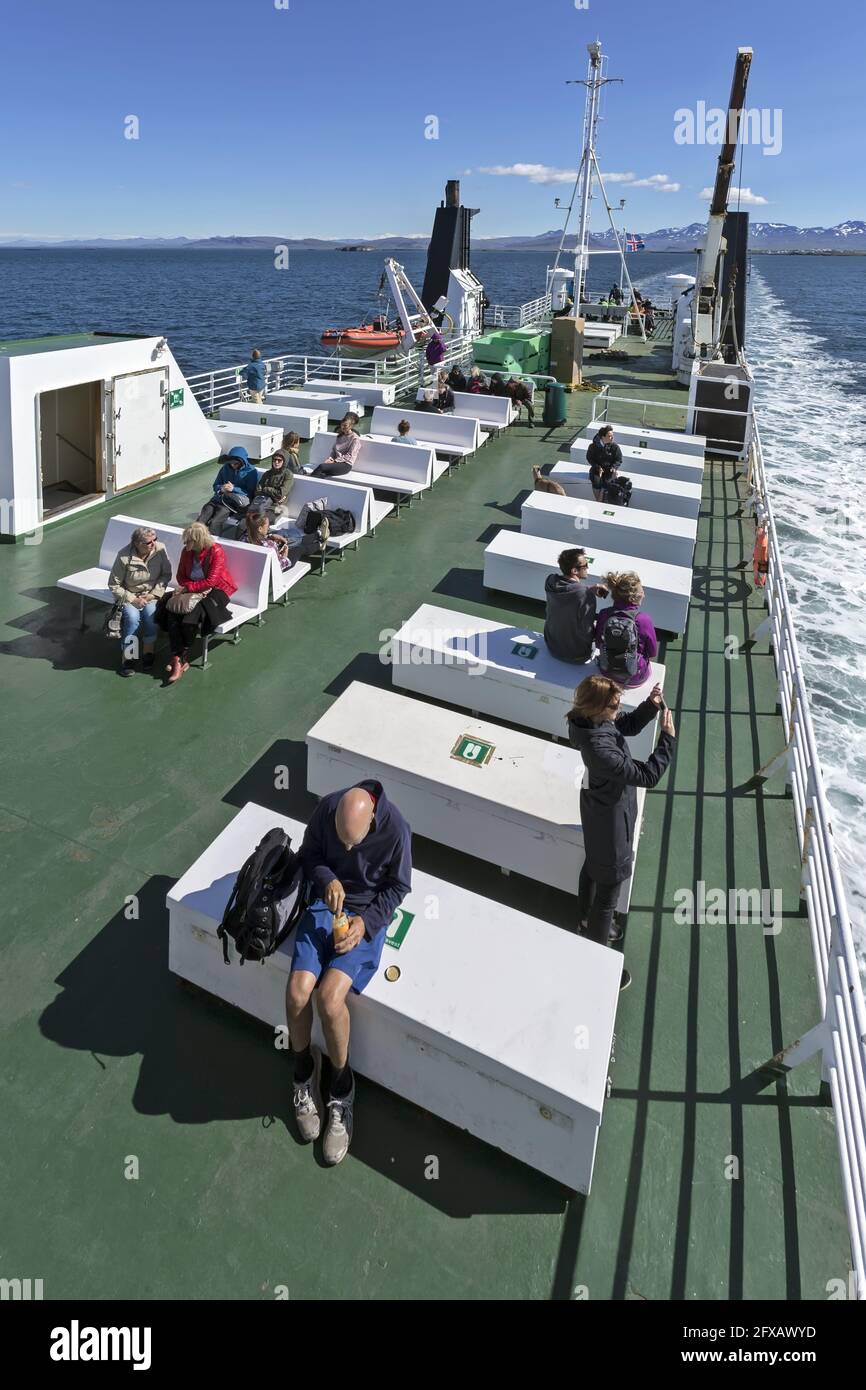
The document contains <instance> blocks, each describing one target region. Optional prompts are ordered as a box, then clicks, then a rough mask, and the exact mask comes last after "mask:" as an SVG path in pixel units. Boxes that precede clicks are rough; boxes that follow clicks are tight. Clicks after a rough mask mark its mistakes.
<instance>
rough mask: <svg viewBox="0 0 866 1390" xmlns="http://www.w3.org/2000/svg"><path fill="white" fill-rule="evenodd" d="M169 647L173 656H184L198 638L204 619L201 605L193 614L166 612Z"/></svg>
mask: <svg viewBox="0 0 866 1390" xmlns="http://www.w3.org/2000/svg"><path fill="white" fill-rule="evenodd" d="M165 616H166V620H167V631H168V645H169V650H170V651H171V654H172V656H183V654H184V652H185V651H188V650H189V648H190V647H191V646H192V644H193V642H194V641H195V639H196V637H197V636H198V633H199V630H200V629H201V626H202V619H203V618H204V610H203V608H202V606H201V604H200V603H199V604H197V606H196V607H195V609H194V610H193V612H192V613H170V612H166V615H165Z"/></svg>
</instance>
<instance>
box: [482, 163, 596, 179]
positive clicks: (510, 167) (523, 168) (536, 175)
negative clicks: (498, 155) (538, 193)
mask: <svg viewBox="0 0 866 1390" xmlns="http://www.w3.org/2000/svg"><path fill="white" fill-rule="evenodd" d="M478 172H479V174H495V175H496V176H497V177H502V176H504V175H514V176H515V177H517V178H521V179H529V182H530V183H574V181H575V179H576V178H577V170H576V169H554V168H551V166H550V165H549V164H488V165H483V166H482V167H481V168H480V169H479V170H478Z"/></svg>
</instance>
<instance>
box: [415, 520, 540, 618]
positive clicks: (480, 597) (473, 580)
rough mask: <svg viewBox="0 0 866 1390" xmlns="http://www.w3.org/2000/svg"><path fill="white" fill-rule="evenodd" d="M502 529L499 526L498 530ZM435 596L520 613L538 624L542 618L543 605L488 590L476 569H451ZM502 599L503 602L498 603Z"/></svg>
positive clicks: (481, 573)
mask: <svg viewBox="0 0 866 1390" xmlns="http://www.w3.org/2000/svg"><path fill="white" fill-rule="evenodd" d="M501 529H502V528H501V527H499V526H497V528H496V530H497V531H499V530H501ZM433 592H434V594H447V595H448V597H449V598H458V599H464V600H467V601H468V602H470V603H477V604H481V605H482V606H484V607H487V608H505V609H507V610H508V611H509V612H511V613H519V614H520V616H521V617H522V618H529V619H532V620H534V621H535V623H536V624H537V623H538V621H539V618H540V616H541V611H542V605H541V603H540V602H538V603H536V602H534V600H532V599H525V598H522V597H521V596H520V595H519V594H505V593H503V592H502V591H501V590H499V589H486V588H485V587H484V572H483V571H482V570H476V569H462V568H459V567H457V566H455V567H454V568H453V569H450V570H449V571H448V573H447V574H446V575H444V576H443V578H442V579H440V580H439V583H438V584H437V585H436V586H435V588H434V590H433ZM498 599H502V602H501V603H500V602H498V601H497V600H498Z"/></svg>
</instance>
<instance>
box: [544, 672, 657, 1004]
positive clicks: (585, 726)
mask: <svg viewBox="0 0 866 1390" xmlns="http://www.w3.org/2000/svg"><path fill="white" fill-rule="evenodd" d="M621 699H622V690H621V689H620V687H619V686H618V685H617V683H616V681H613V680H611V679H610V678H609V677H608V676H587V678H586V680H585V681H581V683H580V685H579V686H578V687H577V690H576V691H575V693H574V707H573V708H572V709H571V710H570V711H569V714H568V716H567V718H568V737H569V741H570V743H571V746H572V747H573V748H576V749H577V751H578V752H579V753H580V755H581V757H582V758H583V761H584V765H585V767H586V772H587V776H586V777H585V778H584V785H583V786H582V787H581V791H580V820H581V825H582V827H583V845H584V855H585V857H584V861H583V867H582V868H581V871H580V881H579V884H578V894H577V917H578V929H579V930H580V931H582V933H583V935H585V936H587V937H589V939H590V940H591V941H597V942H599V944H600V945H602V946H606V945H609V944H610V942H611V940H614V941H615V940H618V939H619V938H618V936H617V935H614V934H613V925H614V923H613V914H614V910H615V908H616V903H617V899H618V897H619V891H620V888H621V886H622V884H623V883H624V882H625V880H626V879H627V878H628V877H629V875H630V874H631V871H632V865H633V863H634V854H633V850H632V845H633V842H634V831H635V825H636V823H637V788H638V787H647V788H650V787H654V786H655V785H656V783H657V782H658V781H659V779H660V778H661V776H662V774H663V773H664V771H665V769H666V768H667V766H668V763H669V762H670V760H671V755H672V753H673V747H674V743H673V741H674V738H675V737H676V729H675V728H674V721H673V717H672V715H671V712H670V710H669V709H668V708H667V706H666V705H665V703H664V699H663V698H662V692H661V686H658V685H656V686H654V687H653V689H652V691H651V693H650V695H649V697H648V698H647V699H646V700H644V701H643V703H642V704H640V705H638V707H637V709H634V710H632V711H631V712H630V713H629V714H620V712H619V708H620V701H621ZM660 709H661V710H662V711H663V714H662V730H661V735H660V737H659V741H658V744H657V746H656V750H655V752H654V753H652V754H651V755H650V757H649V758H647V760H646V762H635V760H634V759H633V758H632V756H631V753H630V752H629V749H628V743H627V742H626V740H627V739H628V738H633V737H634V736H635V735H636V734H639V733H640V731H641V729H643V728H645V727H646V725H647V724H649V723H650V722H651V721H652V720H653V719H655V717H656V715H657V714H658V712H659V710H660ZM630 984H631V976H630V975H629V972H628V971H627V970H623V973H622V983H621V985H620V989H625V988H626V987H627V986H628V985H630Z"/></svg>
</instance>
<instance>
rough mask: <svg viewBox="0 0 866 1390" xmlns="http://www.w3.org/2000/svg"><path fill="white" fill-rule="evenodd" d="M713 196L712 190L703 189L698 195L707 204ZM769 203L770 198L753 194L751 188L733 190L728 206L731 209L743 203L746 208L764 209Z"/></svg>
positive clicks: (729, 196)
mask: <svg viewBox="0 0 866 1390" xmlns="http://www.w3.org/2000/svg"><path fill="white" fill-rule="evenodd" d="M712 196H713V190H712V189H711V188H702V189H701V191H700V193H699V194H698V197H699V198H703V200H704V202H706V203H708V202H709V201H710V200H711V198H712ZM768 202H769V199H768V198H762V197H761V195H760V193H753V192H752V190H751V188H741V189H733V188H732V189H731V191H730V193H729V195H728V205H729V206H730V207H734V204H735V203H743V204H744V205H745V206H746V207H751V208H757V207H764V206H765V205H766V204H767V203H768Z"/></svg>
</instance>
